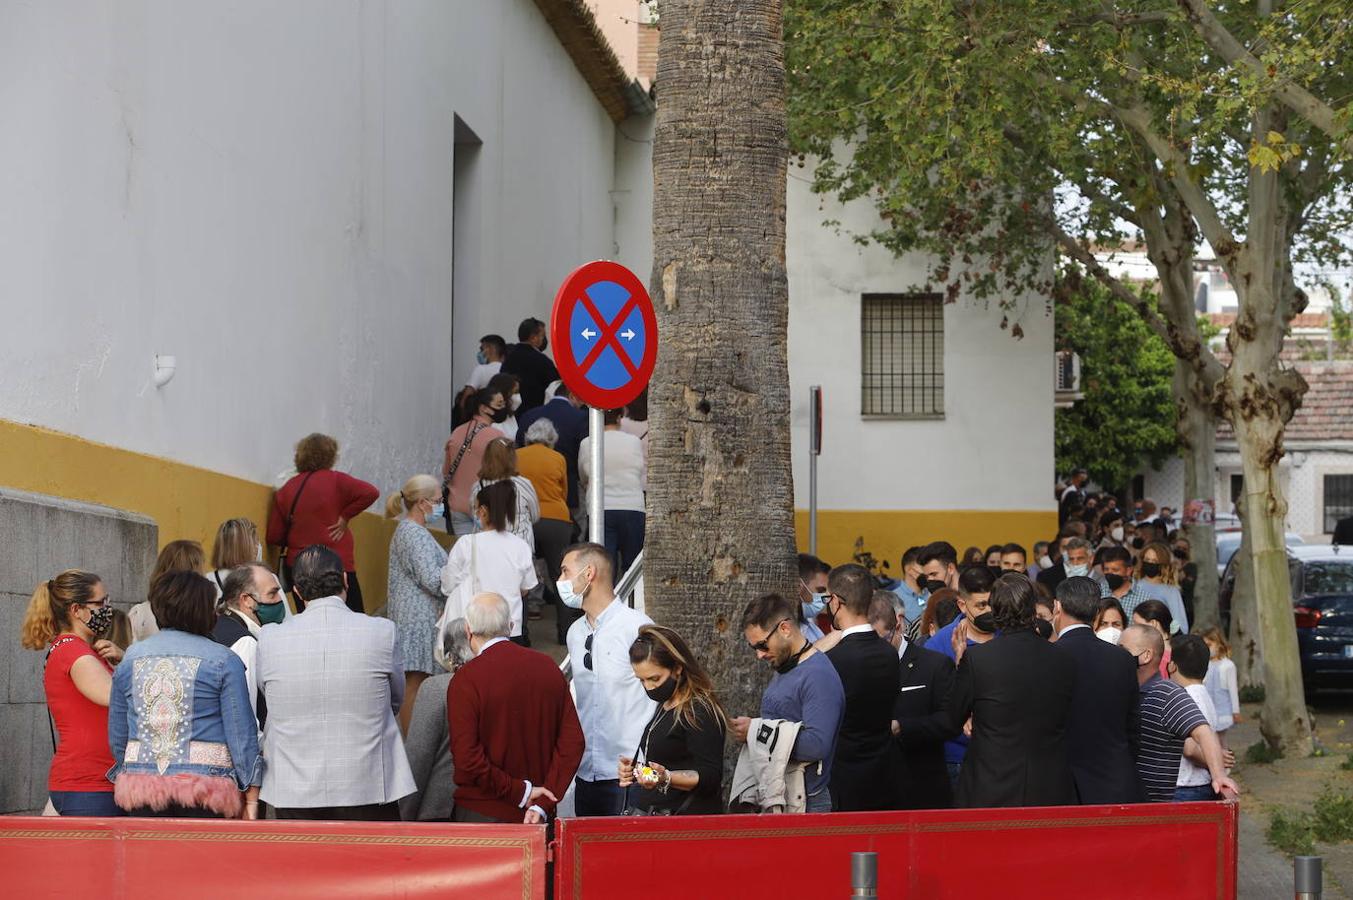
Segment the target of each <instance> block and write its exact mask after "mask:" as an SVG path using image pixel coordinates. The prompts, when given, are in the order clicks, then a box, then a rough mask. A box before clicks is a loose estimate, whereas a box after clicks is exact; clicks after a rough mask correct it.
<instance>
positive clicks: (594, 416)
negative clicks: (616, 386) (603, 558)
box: [587, 407, 606, 544]
mask: <svg viewBox="0 0 1353 900" xmlns="http://www.w3.org/2000/svg"><path fill="white" fill-rule="evenodd" d="M605 433H606V414H605V413H604V412H602V411H601V410H599V409H593V408H592V407H588V410H587V435H588V437H590V438H591V439H592V445H591V447H590V448H589V449H590V454H591V463H592V482H591V485H590V486H591V488H592V490H591V492H590V493H589V495H588V498H587V539H588V540H589V541H591V542H592V543H594V544H605V543H606V522H605V518H606V498H605V486H606V471H605V469H606V454H605V453H604V452H603V442H604V441H605V440H606V438H605Z"/></svg>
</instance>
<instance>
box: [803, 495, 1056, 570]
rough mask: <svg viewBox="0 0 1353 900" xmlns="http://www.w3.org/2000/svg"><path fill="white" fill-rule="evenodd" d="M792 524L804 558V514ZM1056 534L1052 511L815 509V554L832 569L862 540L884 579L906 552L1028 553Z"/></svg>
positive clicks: (804, 512)
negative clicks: (1011, 546)
mask: <svg viewBox="0 0 1353 900" xmlns="http://www.w3.org/2000/svg"><path fill="white" fill-rule="evenodd" d="M794 524H795V530H796V531H797V533H798V543H799V550H800V551H802V552H805V553H806V552H807V551H808V510H806V509H800V510H796V511H795V514H794ZM1056 533H1057V511H1056V510H970V509H963V510H934V509H905V510H841V509H829V510H818V514H817V544H818V547H817V549H818V553H817V555H818V556H819V557H821V558H822V559H823V560H825V561H827V562H828V563H831V564H832V565H834V566H835V565H840V564H842V563H848V562H850V561H851V558H852V557H853V556H854V555H855V552H856V541H859V540H861V539H862V540H863V549H864V550H866V551H868V552H869V553H872V554H873V555H874V557H875V559H878V560H880V561H882V560H887V561H888V563H889V568H888V569H887V571H886V574H889V575H891V576H893V577H895V578H896V577H900V576H899V572H900V571H901V570H900V568H899V566H900V562H901V559H902V554H903V553H905V552H906V550H907V548H908V547H915V546H920V545H924V544H928V543H930V542H931V541H948V542H949V543H951V544H953V545H954V547H955V548H957V550H958V552H959V553H960V554H962V553H963V551H964V550H965V549H967V548H968V547H970V546H977V547H981V548H982V549H983V550H985V549H986V548H987V547H989V546H990V545H992V544H1006V543H1010V542H1012V541H1013V542H1015V543H1017V544H1022V545H1023V546H1024V549H1025V550H1030V551H1031V550H1032V549H1033V544H1034V542H1035V541H1046V540H1048V539H1050V538H1052V537H1053V536H1054V535H1055V534H1056ZM1030 562H1032V560H1030Z"/></svg>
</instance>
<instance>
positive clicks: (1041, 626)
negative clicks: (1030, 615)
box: [1034, 619, 1052, 641]
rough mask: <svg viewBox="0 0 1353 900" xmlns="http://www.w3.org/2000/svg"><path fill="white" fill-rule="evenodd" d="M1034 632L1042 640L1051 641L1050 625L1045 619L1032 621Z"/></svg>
mask: <svg viewBox="0 0 1353 900" xmlns="http://www.w3.org/2000/svg"><path fill="white" fill-rule="evenodd" d="M1034 631H1035V632H1037V634H1038V636H1039V637H1041V638H1042V639H1043V640H1045V641H1050V640H1052V623H1051V622H1049V621H1048V620H1047V619H1034Z"/></svg>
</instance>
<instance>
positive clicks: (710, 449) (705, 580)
mask: <svg viewBox="0 0 1353 900" xmlns="http://www.w3.org/2000/svg"><path fill="white" fill-rule="evenodd" d="M784 74H785V73H784V39H783V34H782V20H781V3H780V0H664V2H663V5H662V36H661V43H660V46H659V54H658V75H657V93H658V113H657V130H656V135H655V140H654V147H653V179H654V196H653V250H654V252H653V277H652V281H651V283H652V285H653V289H654V290H653V296H654V303H655V305H656V307H657V313H658V324H659V332H660V334H661V343H660V345H659V352H658V364H657V370H656V373H655V375H654V380H653V386H652V389H651V391H650V400H651V405H650V415H651V422H652V426H653V427H652V432H651V433H652V444H651V447H650V450H649V453H650V457H649V480H648V502H647V506H648V536H647V541H646V546H645V549H644V573H645V574H644V581H645V590H646V603H647V606H648V610H649V612H650V614H651V615H652V616H653V618H654V620H655V621H657V622H659V623H661V624H665V625H669V626H671V627H673V628H676V629H677V630H678V631H680V632H681V633H682V634H683V635H684V636H685V637H686V638H687V640H688V641H689V642H690V644H691V646H692V647H693V648H694V649H695V652H696V654H697V655H698V656H699V657H700V658H701V660H702V662H703V663H704V665H705V666H706V668H708V669H709V671H710V673H711V674H712V675H713V677H714V680H715V682H716V684H717V686H718V689H719V694H720V699H721V700H722V701H723V702H724V704H725V706H726V707H727V708H728V711H729V713H730V715H744V714H751V715H755V714H756V710H757V709H758V708H759V702H760V693H761V689H762V685H763V684H764V679H765V676H766V672H765V668H764V665H763V664H760V663H758V662H757V660H756V659H755V655H754V654H753V653H752V651H751V650H750V649H749V648H748V647H747V644H746V641H745V640H744V639H743V637H742V633H741V630H740V629H739V627H738V625H739V624H740V616H741V611H742V608H743V606H744V605H746V603H747V602H748V601H749V600H750V599H752V598H753V597H755V596H756V595H758V594H761V593H766V592H769V591H778V592H781V593H792V592H793V591H794V589H795V587H796V584H797V582H796V579H795V568H794V549H795V543H794V517H793V504H794V494H793V480H792V473H791V470H790V434H789V422H790V398H789V373H788V360H787V350H786V338H787V328H788V313H789V309H788V307H789V298H788V286H787V282H786V276H785V169H786V164H787V158H788V141H787V134H786V123H785V84H784Z"/></svg>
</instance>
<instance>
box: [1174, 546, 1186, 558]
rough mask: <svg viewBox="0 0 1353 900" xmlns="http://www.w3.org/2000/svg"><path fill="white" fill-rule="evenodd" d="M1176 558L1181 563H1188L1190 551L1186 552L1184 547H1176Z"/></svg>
mask: <svg viewBox="0 0 1353 900" xmlns="http://www.w3.org/2000/svg"><path fill="white" fill-rule="evenodd" d="M1174 558H1175V559H1177V560H1179V561H1180V562H1188V560H1189V551H1187V550H1185V549H1184V548H1183V547H1175V548H1174Z"/></svg>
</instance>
